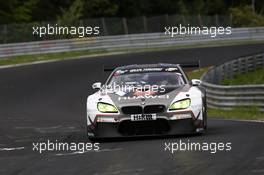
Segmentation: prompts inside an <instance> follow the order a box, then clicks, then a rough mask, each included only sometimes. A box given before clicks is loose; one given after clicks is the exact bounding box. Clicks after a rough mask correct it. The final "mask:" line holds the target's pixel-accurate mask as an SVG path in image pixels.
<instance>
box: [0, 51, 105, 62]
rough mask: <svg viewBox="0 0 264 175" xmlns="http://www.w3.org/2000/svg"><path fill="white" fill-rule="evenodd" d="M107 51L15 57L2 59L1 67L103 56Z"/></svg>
mask: <svg viewBox="0 0 264 175" xmlns="http://www.w3.org/2000/svg"><path fill="white" fill-rule="evenodd" d="M103 53H107V52H106V51H103V50H102V51H74V52H62V53H50V54H40V55H25V56H14V57H11V58H1V60H0V65H12V64H22V63H30V62H35V61H44V60H65V59H69V58H74V57H80V56H86V55H93V54H103Z"/></svg>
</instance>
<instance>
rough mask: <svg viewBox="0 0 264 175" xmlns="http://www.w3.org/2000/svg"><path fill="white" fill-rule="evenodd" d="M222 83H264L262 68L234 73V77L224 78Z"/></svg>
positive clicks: (263, 70)
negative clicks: (244, 72)
mask: <svg viewBox="0 0 264 175" xmlns="http://www.w3.org/2000/svg"><path fill="white" fill-rule="evenodd" d="M221 84H222V85H245V84H264V69H259V70H256V71H254V72H249V73H246V74H238V75H235V77H234V79H225V80H223V81H222V82H221Z"/></svg>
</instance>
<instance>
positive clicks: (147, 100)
mask: <svg viewBox="0 0 264 175" xmlns="http://www.w3.org/2000/svg"><path fill="white" fill-rule="evenodd" d="M190 87H191V86H190V85H188V84H186V85H184V86H180V87H170V88H165V91H164V90H163V91H155V92H153V91H145V92H142V91H139V92H138V91H134V92H127V93H125V92H120V91H115V92H111V93H108V96H109V97H110V98H111V100H112V101H113V102H114V104H115V105H116V106H117V107H123V106H141V105H155V104H157V105H158V104H159V105H160V104H162V105H165V106H168V105H170V104H171V103H172V101H173V100H174V99H175V97H176V96H177V95H178V94H179V93H180V92H188V91H189V89H190Z"/></svg>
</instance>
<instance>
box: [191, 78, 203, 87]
mask: <svg viewBox="0 0 264 175" xmlns="http://www.w3.org/2000/svg"><path fill="white" fill-rule="evenodd" d="M201 83H202V82H201V80H198V79H192V85H193V86H199V85H200V84H201Z"/></svg>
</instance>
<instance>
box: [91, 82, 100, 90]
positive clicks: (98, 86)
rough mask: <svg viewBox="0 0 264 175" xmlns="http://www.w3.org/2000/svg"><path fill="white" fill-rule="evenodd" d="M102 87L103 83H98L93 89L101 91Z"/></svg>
mask: <svg viewBox="0 0 264 175" xmlns="http://www.w3.org/2000/svg"><path fill="white" fill-rule="evenodd" d="M101 86H102V83H100V82H96V83H94V84H93V85H92V88H93V89H96V90H99V89H101Z"/></svg>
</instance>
